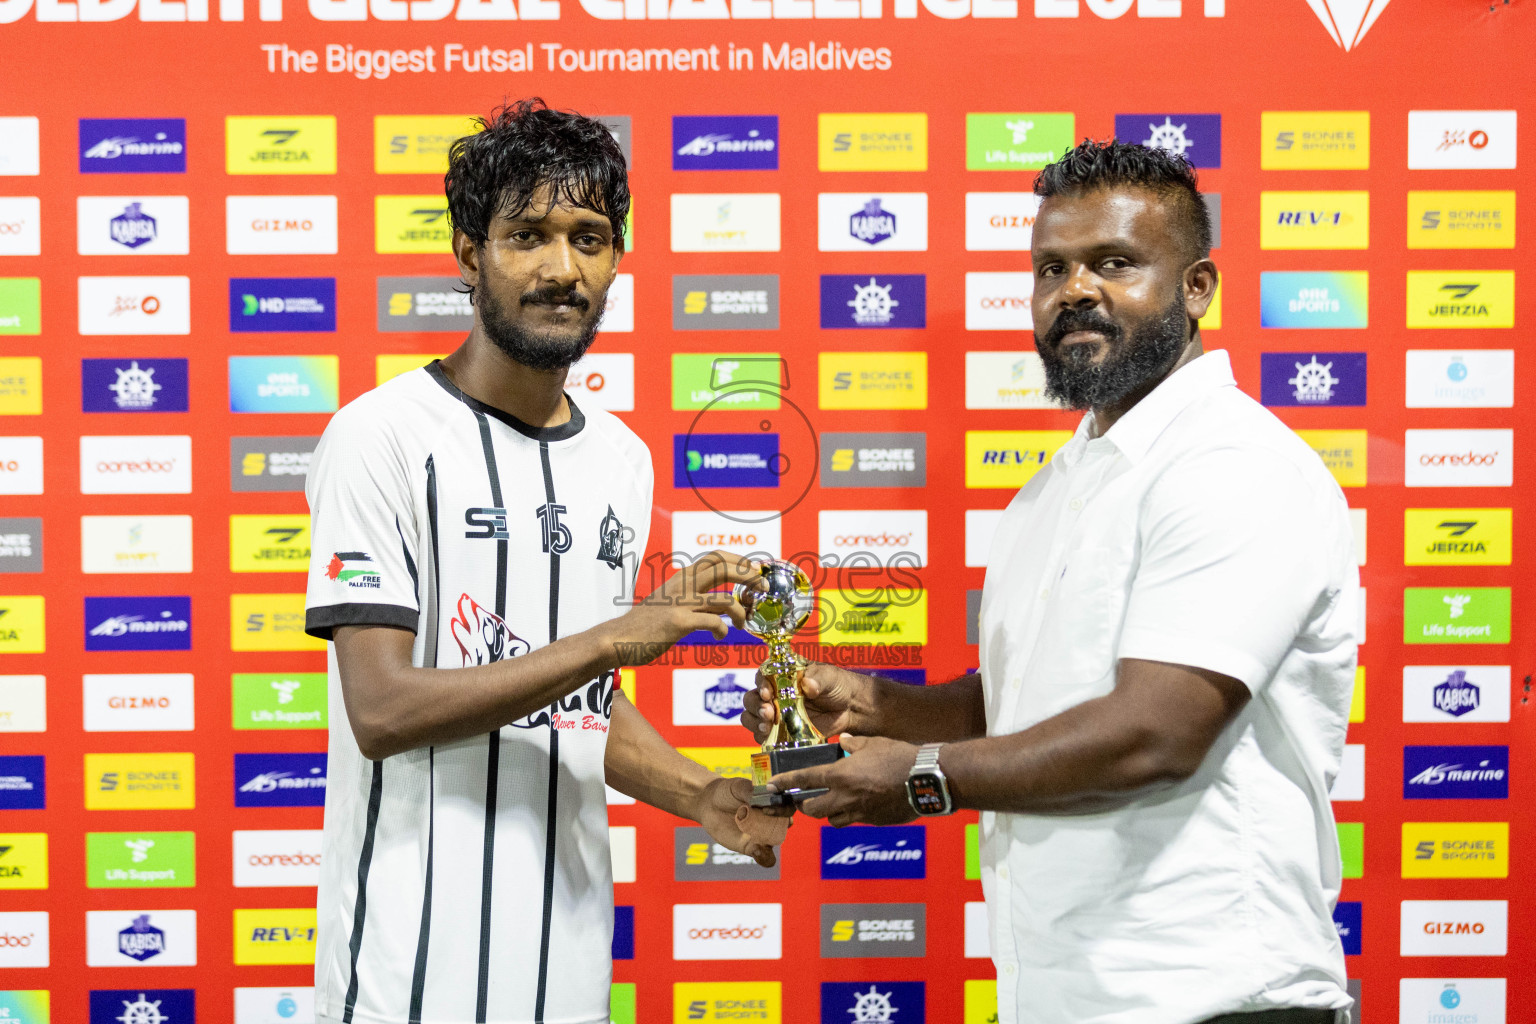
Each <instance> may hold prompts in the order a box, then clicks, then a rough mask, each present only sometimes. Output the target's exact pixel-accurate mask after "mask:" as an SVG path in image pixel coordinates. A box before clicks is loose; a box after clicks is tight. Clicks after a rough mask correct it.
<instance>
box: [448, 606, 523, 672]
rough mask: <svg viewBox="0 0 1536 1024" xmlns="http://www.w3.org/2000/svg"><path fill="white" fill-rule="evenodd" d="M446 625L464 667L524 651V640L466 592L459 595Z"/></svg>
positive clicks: (497, 659) (512, 656)
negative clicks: (454, 611)
mask: <svg viewBox="0 0 1536 1024" xmlns="http://www.w3.org/2000/svg"><path fill="white" fill-rule="evenodd" d="M448 625H449V628H450V629H451V631H452V632H453V639H454V642H456V643H457V644H458V645H459V653H460V654H462V655H463V656H464V665H465V667H466V668H467V667H468V666H470V665H489V664H490V663H491V662H493V661H502V660H503V659H506V658H515V657H517V656H518V655H519V654H527V653H528V642H527V641H526V640H524V639H523V638H522V637H520V636H518V635H517V634H516V633H514V632H512V630H511V629H510V628H509V627H508V626H507V623H506V620H505V619H503V618H502V617H501V616H500V615H497V614H496V613H495V612H493V611H491V610H490V609H489V608H485V607H482V606H481V605H480V603H479V602H478V601H476V600H475V599H474V598H472V597H470V596H469V595H468V594H461V595H459V605H458V609H457V612H456V613H455V615H454V617H453V618H452V619H450V620H449V623H448Z"/></svg>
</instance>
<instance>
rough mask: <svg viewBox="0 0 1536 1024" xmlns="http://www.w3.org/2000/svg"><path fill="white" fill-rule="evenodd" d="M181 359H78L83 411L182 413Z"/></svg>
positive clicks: (184, 395)
mask: <svg viewBox="0 0 1536 1024" xmlns="http://www.w3.org/2000/svg"><path fill="white" fill-rule="evenodd" d="M187 397H188V390H187V361H186V360H185V359H159V358H156V359H148V358H139V359H82V360H80V406H81V409H82V410H83V411H85V412H186V411H187Z"/></svg>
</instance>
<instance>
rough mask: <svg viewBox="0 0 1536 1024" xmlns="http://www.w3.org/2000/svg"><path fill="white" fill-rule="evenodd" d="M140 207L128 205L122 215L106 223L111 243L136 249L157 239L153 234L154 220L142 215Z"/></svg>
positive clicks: (132, 204) (133, 204)
mask: <svg viewBox="0 0 1536 1024" xmlns="http://www.w3.org/2000/svg"><path fill="white" fill-rule="evenodd" d="M141 205H142V204H140V203H129V204H128V205H127V206H126V207H124V208H123V212H122V213H120V214H118V215H117V216H116V217H113V218H112V219H111V220H110V221H108V222H107V224H108V229H109V231H110V232H111V235H112V241H114V242H116V243H117V244H119V245H125V246H127V247H128V248H130V249H137V248H138V247H139V246H141V245H145V244H147V243H149V242H153V241H154V240H155V238H156V237H158V236H157V235H156V234H155V218H153V217H151V216H150V215H149V214H147V213H144V212H143V211H142V210H141V209H140V206H141Z"/></svg>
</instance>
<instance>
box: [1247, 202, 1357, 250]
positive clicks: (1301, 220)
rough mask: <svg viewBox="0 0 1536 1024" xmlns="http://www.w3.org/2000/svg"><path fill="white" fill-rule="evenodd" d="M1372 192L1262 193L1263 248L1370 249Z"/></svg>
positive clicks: (1261, 225)
mask: <svg viewBox="0 0 1536 1024" xmlns="http://www.w3.org/2000/svg"><path fill="white" fill-rule="evenodd" d="M1370 244H1371V194H1370V193H1369V192H1261V193H1260V194H1259V248H1260V249H1367V248H1370Z"/></svg>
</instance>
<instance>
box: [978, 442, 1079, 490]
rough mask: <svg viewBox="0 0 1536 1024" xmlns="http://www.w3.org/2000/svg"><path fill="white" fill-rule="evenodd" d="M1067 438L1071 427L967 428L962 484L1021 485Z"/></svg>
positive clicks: (986, 485)
mask: <svg viewBox="0 0 1536 1024" xmlns="http://www.w3.org/2000/svg"><path fill="white" fill-rule="evenodd" d="M1070 440H1072V431H1070V430H967V431H966V432H965V486H967V487H1006V488H1009V489H1010V490H1012V489H1016V488H1019V487H1023V486H1024V485H1025V484H1027V483H1029V479H1030V477H1032V476H1034V475H1035V474H1036V473H1038V472H1040V470H1041V469H1042V468H1044V467H1045V466H1046V465H1048V464H1049V463H1050V461H1051V456H1053V455H1055V454H1056V450H1057V449H1058V448H1060V447H1061V446H1062V445H1064V444H1066V443H1067V442H1068V441H1070Z"/></svg>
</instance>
